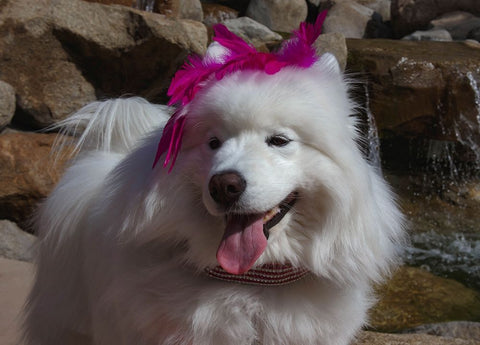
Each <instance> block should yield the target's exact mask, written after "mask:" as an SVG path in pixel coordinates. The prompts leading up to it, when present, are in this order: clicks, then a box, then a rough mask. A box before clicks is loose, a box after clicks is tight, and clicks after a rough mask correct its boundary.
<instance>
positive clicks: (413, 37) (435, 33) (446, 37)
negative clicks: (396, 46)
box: [402, 29, 452, 42]
mask: <svg viewBox="0 0 480 345" xmlns="http://www.w3.org/2000/svg"><path fill="white" fill-rule="evenodd" d="M402 40H408V41H444V42H449V41H451V40H452V36H451V35H450V33H449V32H448V31H447V30H445V29H432V30H427V31H415V32H414V33H413V34H410V35H407V36H405V37H403V38H402Z"/></svg>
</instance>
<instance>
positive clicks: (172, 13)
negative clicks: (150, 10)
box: [154, 0, 203, 22]
mask: <svg viewBox="0 0 480 345" xmlns="http://www.w3.org/2000/svg"><path fill="white" fill-rule="evenodd" d="M154 12H157V13H161V14H164V15H166V16H167V17H170V18H179V19H180V18H182V19H191V20H196V21H199V22H201V21H203V10H202V4H201V3H200V0H157V1H155V6H154Z"/></svg>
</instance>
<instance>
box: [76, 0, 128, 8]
mask: <svg viewBox="0 0 480 345" xmlns="http://www.w3.org/2000/svg"><path fill="white" fill-rule="evenodd" d="M83 1H87V2H98V3H100V4H105V5H123V6H129V7H132V6H135V5H136V4H137V0H83Z"/></svg>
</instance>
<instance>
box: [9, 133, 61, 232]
mask: <svg viewBox="0 0 480 345" xmlns="http://www.w3.org/2000/svg"><path fill="white" fill-rule="evenodd" d="M55 137H56V135H55V134H38V133H7V134H3V135H0V219H9V220H11V221H14V222H16V223H18V224H20V225H21V226H22V227H24V228H26V227H27V223H28V221H29V218H30V216H31V214H32V212H33V210H34V209H35V207H36V205H37V203H38V202H39V201H40V200H41V199H43V198H45V197H46V196H47V195H48V193H49V192H50V191H51V190H52V188H53V187H54V185H55V183H56V182H57V181H58V179H59V177H60V175H61V174H62V171H63V165H64V161H63V160H61V159H60V160H59V161H58V163H57V164H54V159H53V156H52V155H51V153H50V151H51V147H52V144H53V142H54V140H55Z"/></svg>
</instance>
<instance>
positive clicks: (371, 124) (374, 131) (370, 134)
mask: <svg viewBox="0 0 480 345" xmlns="http://www.w3.org/2000/svg"><path fill="white" fill-rule="evenodd" d="M363 87H364V91H365V109H364V111H365V115H366V117H367V119H366V120H367V133H366V134H367V144H368V146H367V157H368V160H369V161H370V164H372V166H374V167H375V168H377V169H378V171H379V172H380V173H381V172H382V159H381V157H380V138H379V137H378V128H377V124H376V122H375V117H374V116H373V114H372V112H371V111H370V93H369V91H368V86H367V84H364V86H363Z"/></svg>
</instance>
